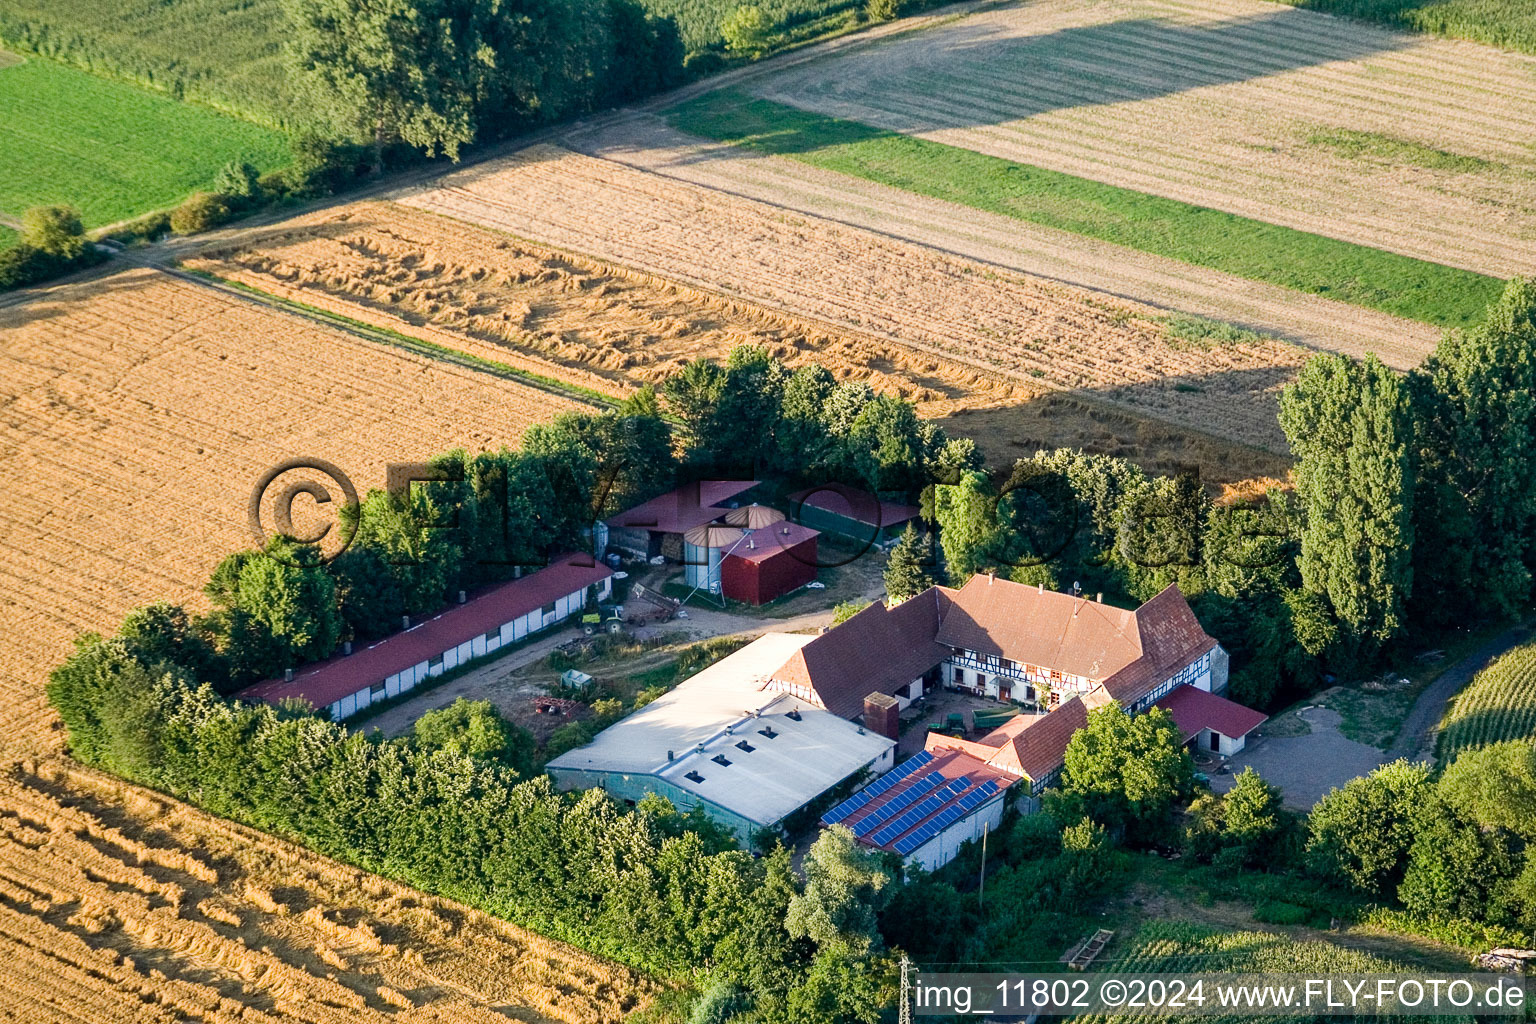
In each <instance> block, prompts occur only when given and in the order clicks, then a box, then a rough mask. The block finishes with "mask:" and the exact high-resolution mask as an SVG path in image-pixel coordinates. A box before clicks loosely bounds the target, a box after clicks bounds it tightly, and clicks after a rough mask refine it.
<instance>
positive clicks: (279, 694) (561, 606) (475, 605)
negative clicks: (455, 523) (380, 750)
mask: <svg viewBox="0 0 1536 1024" xmlns="http://www.w3.org/2000/svg"><path fill="white" fill-rule="evenodd" d="M612 577H613V572H612V571H611V570H610V569H608V568H607V567H606V566H604V565H602V564H601V563H599V562H597V560H596V559H594V558H593V557H592V556H591V555H584V554H569V555H564V556H562V557H560V558H557V559H554V560H552V561H551V562H550V564H549V565H547V566H545V567H544V568H542V569H540V570H538V571H537V572H534V573H531V574H529V575H527V576H523V577H521V578H520V579H515V580H512V581H510V582H508V583H502V584H500V585H498V586H494V587H491V588H489V589H488V590H485V591H483V592H482V593H479V594H476V595H475V596H474V597H472V598H470V599H469V600H467V601H465V602H464V603H463V604H458V605H454V606H453V607H451V608H449V609H448V610H447V611H445V612H442V613H441V614H439V615H436V616H434V617H432V618H430V619H427V620H425V621H423V622H420V623H417V624H416V625H414V626H411V627H410V628H409V629H406V630H403V631H402V632H399V633H395V634H394V635H392V636H387V637H385V638H384V639H383V640H380V641H379V642H378V643H376V644H373V645H372V646H371V647H365V648H364V649H363V650H361V651H358V652H356V653H354V654H343V655H337V656H336V657H333V658H328V659H326V660H325V661H321V662H317V663H316V664H314V665H310V666H308V667H306V668H304V669H303V670H301V671H299V672H298V673H296V674H294V675H293V678H291V679H268V680H267V681H265V682H261V683H257V684H256V685H255V686H251V687H248V688H246V689H244V690H241V691H240V693H239V694H238V696H239V697H240V698H241V699H243V700H264V701H266V702H267V703H269V704H276V703H277V702H278V701H281V700H286V699H288V698H290V697H296V698H299V699H301V700H306V701H308V702H309V703H310V704H311V705H313V706H314V707H316V708H325V709H327V711H328V712H329V714H330V717H331V720H332V721H335V722H339V721H341V720H342V719H345V718H350V717H351V716H353V715H355V714H357V713H358V712H359V711H362V710H363V709H364V708H367V707H368V706H369V705H371V704H373V703H375V702H377V701H382V700H388V699H389V698H391V697H397V696H399V695H400V694H402V693H405V692H406V691H408V690H411V689H414V688H415V687H416V686H418V685H420V684H421V683H422V682H423V681H425V680H427V679H430V678H432V677H433V676H439V675H442V674H443V673H444V672H447V671H449V670H450V669H454V668H457V667H458V666H460V665H463V664H465V663H466V662H469V661H472V660H473V659H475V658H480V657H484V656H485V655H487V654H491V653H494V652H495V651H498V650H500V649H501V648H502V647H505V646H509V645H511V644H514V643H517V642H518V641H519V640H522V639H523V638H524V637H526V636H529V635H530V634H533V633H537V632H539V631H540V630H543V629H547V628H549V627H550V626H553V625H555V624H556V623H558V622H561V621H563V620H565V619H567V618H569V617H570V616H572V615H576V614H579V613H580V612H581V610H582V609H583V608H584V607H585V606H586V604H587V590H588V588H589V587H591V588H596V591H597V595H596V596H597V599H598V600H600V601H601V600H604V599H606V598H607V597H608V596H609V595H610V594H611V593H612V590H613V581H612Z"/></svg>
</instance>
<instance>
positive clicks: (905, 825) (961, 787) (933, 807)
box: [871, 772, 971, 846]
mask: <svg viewBox="0 0 1536 1024" xmlns="http://www.w3.org/2000/svg"><path fill="white" fill-rule="evenodd" d="M934 774H935V775H937V774H938V772H934ZM970 784H971V781H970V780H969V779H967V778H965V777H964V776H962V777H960V778H958V779H956V780H954V781H953V782H951V783H950V784H949V785H947V786H945V787H944V788H943V789H941V790H939V791H938V792H937V793H935V794H933V795H932V796H930V797H929V798H928V799H926V800H924V801H923V802H922V803H920V804H918V805H917V806H916V807H914V808H912V809H911V810H910V811H908V812H907V813H905V814H903V815H902V816H901V817H899V818H897V819H896V820H895V821H893V822H891V823H890V824H889V825H887V826H885V827H884V828H882V829H881V830H880V831H878V832H876V833H875V834H874V835H873V836H872V837H871V838H872V839H873V840H874V841H875V842H876V843H878V844H879V845H881V846H884V845H885V844H886V843H889V842H890V841H891V840H892V839H895V838H896V837H897V836H899V835H901V834H902V833H903V832H905V831H906V830H907V829H909V828H911V827H912V826H914V825H916V824H917V823H918V822H920V821H922V820H923V819H924V818H926V817H928V815H930V814H932V813H933V812H934V811H937V810H938V809H939V808H940V807H943V806H944V805H945V804H947V803H948V802H949V801H951V800H953V799H954V798H955V797H956V796H958V795H959V794H961V793H963V792H965V789H966V787H967V786H969V785H970Z"/></svg>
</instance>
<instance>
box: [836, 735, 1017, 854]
mask: <svg viewBox="0 0 1536 1024" xmlns="http://www.w3.org/2000/svg"><path fill="white" fill-rule="evenodd" d="M1018 781H1019V776H1017V775H1014V774H1011V773H1009V772H1006V771H1001V770H999V769H997V768H996V767H994V766H992V765H990V764H988V763H987V762H986V761H985V760H983V759H981V758H978V757H974V756H972V755H971V754H968V753H966V752H964V751H960V750H945V749H936V750H923V751H921V752H919V753H917V754H915V755H913V756H912V757H909V758H908V759H907V760H905V761H903V762H902V763H901V764H899V765H897V766H896V767H895V768H893V769H891V770H890V771H889V772H887V773H886V774H884V775H882V776H880V778H878V779H876V780H875V781H873V782H871V783H870V784H869V785H868V786H866V787H864V788H863V789H861V790H859V791H858V792H857V793H855V794H853V796H851V797H849V798H848V799H847V800H844V801H843V802H842V803H840V804H838V805H837V806H836V807H834V808H832V809H831V810H830V811H828V812H827V813H826V814H824V815H822V817H821V823H822V825H842V826H844V827H845V828H847V829H848V830H849V831H851V832H852V833H853V834H854V836H855V837H856V838H857V839H858V840H859V842H860V843H862V844H864V845H865V846H871V847H874V848H875V849H877V850H884V851H886V852H887V853H894V854H896V855H897V856H899V857H901V858H902V859H903V860H904V861H906V862H907V863H908V864H917V865H920V866H921V867H922V868H923V869H924V870H927V871H934V870H937V869H938V868H940V867H942V866H944V865H945V864H948V863H949V862H950V860H951V859H953V857H954V856H955V854H956V853H957V852H959V850H960V847H961V845H962V844H964V843H966V842H968V841H971V840H975V839H980V838H981V836H982V833H983V832H984V831H986V830H988V829H993V828H996V827H997V826H998V823H999V822H1001V821H1002V819H1003V809H1004V807H1005V805H1006V801H1007V791H1008V788H1009V787H1010V786H1012V785H1013V784H1014V783H1015V782H1018Z"/></svg>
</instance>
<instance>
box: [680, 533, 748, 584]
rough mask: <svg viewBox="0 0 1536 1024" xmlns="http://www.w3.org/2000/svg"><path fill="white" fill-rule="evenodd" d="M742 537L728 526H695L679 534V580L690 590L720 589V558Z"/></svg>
mask: <svg viewBox="0 0 1536 1024" xmlns="http://www.w3.org/2000/svg"><path fill="white" fill-rule="evenodd" d="M742 536H743V534H742V532H741V531H740V530H738V529H736V528H735V527H731V526H713V525H706V526H695V527H694V528H693V529H691V530H689V531H688V532H687V533H685V534H683V580H684V581H685V582H686V583H687V584H688V586H690V587H699V588H700V589H703V590H708V591H712V592H713V591H716V590H718V589H719V588H720V558H721V555H722V554H723V553H724V552H725V551H727V550H729V549H730V548H731V547H733V546H734V545H736V544H737V543H738V542H740V540H741V538H742Z"/></svg>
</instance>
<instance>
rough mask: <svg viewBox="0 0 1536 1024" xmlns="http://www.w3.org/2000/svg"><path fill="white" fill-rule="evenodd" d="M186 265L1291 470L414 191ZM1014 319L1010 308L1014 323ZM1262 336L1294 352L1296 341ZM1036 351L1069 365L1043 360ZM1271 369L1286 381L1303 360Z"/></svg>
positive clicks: (1120, 310)
mask: <svg viewBox="0 0 1536 1024" xmlns="http://www.w3.org/2000/svg"><path fill="white" fill-rule="evenodd" d="M758 239H759V241H761V240H762V236H761V234H759V235H758ZM762 251H763V252H768V251H770V250H769V249H768V248H767V247H764V249H763V250H762ZM188 265H189V266H192V267H195V268H198V269H201V270H206V271H209V272H212V273H214V274H217V275H219V276H221V277H225V278H229V279H232V280H236V281H239V282H241V283H243V284H248V285H251V286H253V287H257V288H260V289H262V290H264V291H268V292H272V293H274V294H277V295H280V296H282V297H284V298H290V299H296V300H299V301H302V302H304V303H306V304H309V305H312V306H316V307H320V308H324V309H327V310H330V311H333V312H338V313H343V314H345V315H347V316H351V317H353V318H356V319H364V320H368V321H370V322H373V323H377V324H380V325H383V326H391V327H393V328H395V329H398V330H401V331H405V332H408V333H412V334H415V335H418V336H421V337H424V338H427V339H429V340H431V341H433V342H434V343H437V344H443V345H452V346H456V347H458V348H460V349H463V350H465V351H468V352H471V353H472V354H475V355H478V356H482V357H488V358H493V359H497V360H500V361H503V362H518V363H520V364H521V365H523V366H525V367H526V368H528V369H532V370H534V371H536V372H539V373H541V374H544V375H547V376H559V377H562V378H564V379H567V380H570V381H572V382H573V383H578V384H581V385H583V386H586V387H591V388H594V389H596V390H600V391H606V392H609V393H614V394H621V393H624V392H626V391H628V390H630V389H632V388H633V387H635V386H637V385H640V384H645V383H656V382H658V381H660V380H662V379H664V378H665V377H667V376H668V375H670V374H671V373H672V372H673V371H675V370H676V368H677V367H679V366H680V365H682V363H684V362H685V361H687V360H689V359H694V358H697V357H699V356H711V357H716V358H723V357H724V355H725V354H726V353H727V352H728V351H729V350H730V349H731V348H732V347H734V346H736V345H739V344H742V343H746V342H751V343H757V344H761V345H764V346H766V347H767V348H768V349H769V350H770V351H772V352H773V353H774V355H776V356H778V357H779V358H782V359H784V360H786V361H787V362H789V363H791V364H799V363H803V362H808V361H816V362H820V363H821V364H822V365H824V366H826V367H827V368H828V369H830V370H832V371H833V372H834V373H835V374H836V375H838V376H839V377H841V378H844V379H849V378H855V379H861V380H867V381H868V382H869V383H870V384H871V385H872V386H873V387H875V388H876V389H877V390H882V391H888V392H893V393H896V394H900V395H902V396H903V397H905V398H907V399H910V400H911V401H913V402H914V403H916V405H917V407H918V411H919V413H920V414H921V415H923V416H925V417H927V418H931V419H935V420H938V421H940V422H942V423H943V424H944V425H945V427H946V428H947V429H950V430H953V431H954V432H956V433H959V434H965V435H970V436H974V437H976V438H977V439H978V441H980V442H981V443H982V445H983V447H984V449H985V450H986V452H987V454H988V455H989V456H990V457H991V458H992V459H993V460H994V461H995V462H1004V461H1012V460H1013V459H1014V458H1016V457H1018V456H1020V455H1026V454H1030V453H1032V452H1034V451H1035V450H1037V449H1038V448H1042V447H1055V446H1058V445H1070V446H1074V447H1082V448H1088V449H1091V450H1096V451H1108V452H1114V453H1115V454H1119V455H1125V456H1127V457H1130V458H1135V459H1137V460H1138V461H1141V462H1142V463H1143V464H1145V465H1146V466H1147V468H1148V469H1151V470H1154V471H1157V470H1163V471H1167V470H1169V469H1171V468H1173V467H1174V466H1175V465H1189V464H1191V463H1194V464H1199V465H1201V466H1202V470H1203V471H1204V472H1205V473H1206V475H1207V478H1208V479H1210V480H1211V481H1212V482H1213V483H1218V484H1219V483H1228V482H1234V481H1238V480H1243V479H1248V478H1251V477H1254V476H1264V475H1283V472H1284V468H1283V467H1284V465H1285V462H1284V460H1283V459H1282V458H1280V457H1278V456H1275V455H1272V454H1269V453H1267V452H1265V451H1260V450H1256V449H1254V448H1251V447H1247V446H1242V445H1233V444H1228V443H1223V442H1221V441H1219V440H1216V439H1214V438H1212V437H1210V436H1209V435H1206V434H1199V433H1194V432H1192V431H1190V430H1188V429H1181V428H1180V427H1178V426H1174V425H1172V424H1170V423H1168V422H1166V421H1165V420H1158V419H1149V418H1146V417H1144V416H1137V415H1132V414H1131V413H1128V412H1125V411H1117V410H1116V409H1115V408H1114V407H1113V406H1111V405H1108V404H1106V403H1105V402H1103V401H1099V400H1098V399H1097V397H1093V398H1084V397H1073V395H1071V394H1069V393H1061V392H1048V393H1047V392H1044V389H1043V388H1042V386H1041V384H1040V383H1036V381H1037V380H1038V378H1035V377H1032V376H1026V377H1025V380H1028V381H1029V383H1025V382H1024V381H1023V380H1020V379H1018V376H1017V375H1004V374H1002V373H999V372H997V371H996V370H992V369H987V368H983V367H979V366H977V365H975V364H973V363H970V362H964V361H961V360H959V359H955V358H950V357H947V356H944V355H941V354H937V353H935V352H927V351H919V350H916V349H914V348H913V347H910V346H908V345H904V344H901V343H899V342H895V341H892V340H891V339H890V338H889V337H888V336H882V335H880V334H875V333H871V332H867V331H859V330H854V329H852V328H848V327H837V326H833V325H832V324H830V323H829V322H827V321H826V320H812V319H808V318H805V317H798V316H794V315H792V314H786V313H782V312H774V311H771V310H768V309H765V308H763V307H761V306H759V305H756V304H753V303H748V302H744V301H741V300H740V299H737V298H733V297H730V296H729V295H726V294H723V293H721V292H718V291H713V290H703V289H700V288H697V287H694V286H690V285H683V284H678V283H676V282H674V281H668V280H665V279H662V278H659V277H656V276H653V275H651V274H648V273H645V272H641V271H634V270H629V269H626V268H623V267H620V266H618V265H616V264H612V263H606V262H603V261H599V260H595V259H592V258H589V257H583V256H576V255H573V254H570V253H568V252H560V251H556V250H554V249H550V248H548V247H545V246H539V245H534V244H531V243H528V242H524V241H520V240H517V239H514V238H511V237H509V236H508V235H505V234H501V233H499V232H495V231H488V230H483V229H478V228H475V227H472V226H469V225H465V224H462V223H459V222H455V221H450V220H447V219H445V218H442V217H439V216H437V215H435V214H432V213H428V212H425V211H422V210H419V209H415V208H412V207H407V206H401V205H396V204H385V203H368V204H359V205H356V206H351V207H346V208H343V209H342V210H340V211H328V212H325V213H321V214H315V215H311V216H308V217H304V218H300V219H297V220H295V221H292V222H289V223H287V224H284V225H282V226H280V227H279V228H276V229H272V230H269V231H264V232H260V233H256V234H253V235H249V236H247V237H244V238H242V240H241V241H240V242H238V243H237V244H232V245H220V246H216V247H214V248H211V249H208V250H205V251H204V252H203V253H202V254H201V255H200V256H199V257H198V258H196V259H192V260H189V261H188ZM939 265H940V266H942V264H939ZM925 269H927V268H926V266H924V265H922V264H919V266H918V268H917V270H918V271H922V270H925ZM956 277H957V278H958V280H959V281H960V282H962V283H964V284H972V283H974V284H977V285H981V286H983V287H985V288H988V289H992V290H993V291H994V292H995V293H997V294H996V296H995V297H996V300H997V302H998V303H999V304H1002V303H1013V304H1014V309H1013V310H1012V311H1011V313H1012V315H1014V316H1017V317H1019V318H1020V321H1019V323H1016V324H1014V325H1012V326H1011V327H1010V329H1012V330H1016V331H1017V330H1023V329H1025V327H1024V326H1020V324H1026V325H1027V329H1029V330H1032V331H1039V332H1053V333H1057V334H1058V335H1059V336H1060V337H1061V338H1063V339H1064V343H1063V347H1066V345H1068V344H1070V343H1071V339H1074V338H1081V339H1082V340H1083V341H1084V342H1085V343H1086V344H1095V343H1096V342H1095V340H1094V339H1096V338H1100V337H1106V336H1107V337H1109V338H1111V339H1113V342H1117V343H1118V344H1120V345H1121V346H1123V347H1124V348H1126V349H1130V348H1133V347H1135V346H1145V347H1147V348H1150V349H1151V350H1152V351H1154V352H1156V351H1158V349H1162V350H1164V352H1163V355H1164V356H1165V357H1167V358H1170V359H1172V358H1174V357H1175V356H1176V357H1177V358H1180V359H1190V358H1194V359H1195V360H1196V361H1201V362H1203V361H1204V360H1205V359H1206V357H1207V356H1210V358H1211V360H1212V361H1213V362H1216V363H1218V364H1219V363H1220V361H1221V359H1222V357H1223V355H1226V353H1225V352H1224V351H1217V352H1209V353H1208V352H1204V351H1201V352H1188V351H1178V352H1175V351H1172V350H1170V348H1169V345H1168V343H1167V342H1166V341H1165V340H1164V334H1165V332H1164V328H1163V325H1162V324H1161V323H1160V322H1159V321H1157V320H1156V319H1153V318H1152V315H1151V314H1150V313H1149V312H1148V311H1145V310H1141V309H1138V308H1136V307H1132V306H1104V305H1101V304H1094V303H1092V302H1089V301H1087V300H1085V299H1084V298H1081V297H1077V296H1074V295H1072V294H1071V293H1068V292H1066V291H1064V290H1060V289H1058V290H1055V291H1052V290H1050V289H1045V290H1042V291H1037V292H1033V293H1029V292H1028V291H1027V286H1025V285H1021V284H1020V283H1018V282H1012V281H1008V280H1004V279H1002V278H1000V277H997V276H996V275H992V276H991V277H990V278H989V277H987V276H986V275H981V276H979V277H977V276H975V275H966V274H963V273H960V274H957V275H956ZM978 301H983V300H980V299H978ZM1004 326H1006V325H1005V324H1004V322H1003V321H1001V320H999V327H998V330H1001V329H1003V328H1004ZM983 329H988V328H986V327H985V325H983ZM923 337H925V338H927V337H929V336H928V335H923ZM1113 342H1112V343H1113ZM1256 348H1259V349H1260V350H1261V351H1273V352H1277V353H1280V354H1281V355H1282V356H1283V357H1285V358H1286V359H1294V358H1295V352H1294V350H1291V349H1289V348H1286V347H1284V346H1270V345H1264V346H1256ZM1049 354H1050V353H1047V354H1046V355H1047V357H1048V356H1049ZM1038 365H1040V366H1051V372H1053V373H1055V372H1058V371H1059V370H1060V367H1059V366H1057V365H1055V364H1052V363H1050V362H1047V361H1045V360H1041V361H1040V363H1039V364H1038ZM1069 370H1070V368H1069ZM1042 372H1043V371H1042ZM1263 372H1267V373H1270V374H1272V376H1273V377H1274V379H1276V380H1278V379H1280V378H1281V377H1283V376H1284V373H1285V372H1288V371H1280V370H1276V369H1274V368H1270V369H1268V370H1266V371H1263ZM1171 396H1173V397H1175V398H1176V399H1178V400H1186V399H1189V400H1192V399H1195V398H1196V397H1197V396H1196V393H1194V392H1180V391H1174V392H1171ZM1257 401H1258V402H1260V403H1265V404H1267V403H1268V401H1269V399H1268V397H1267V396H1265V395H1261V396H1259V398H1258V399H1257ZM1268 415H1269V416H1270V417H1271V418H1272V417H1273V412H1270V413H1269V414H1268ZM1255 436H1256V437H1262V438H1267V437H1268V436H1269V435H1267V434H1264V433H1261V432H1255Z"/></svg>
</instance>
